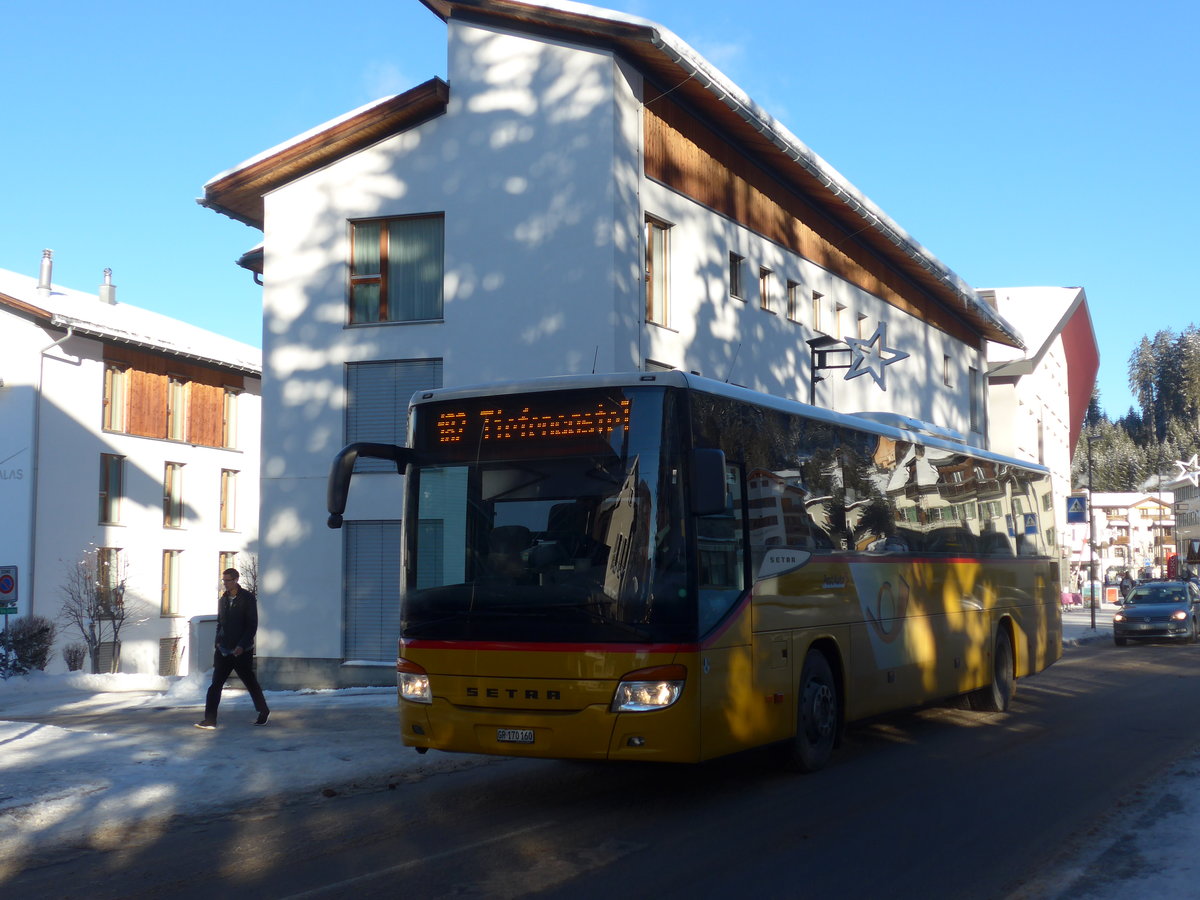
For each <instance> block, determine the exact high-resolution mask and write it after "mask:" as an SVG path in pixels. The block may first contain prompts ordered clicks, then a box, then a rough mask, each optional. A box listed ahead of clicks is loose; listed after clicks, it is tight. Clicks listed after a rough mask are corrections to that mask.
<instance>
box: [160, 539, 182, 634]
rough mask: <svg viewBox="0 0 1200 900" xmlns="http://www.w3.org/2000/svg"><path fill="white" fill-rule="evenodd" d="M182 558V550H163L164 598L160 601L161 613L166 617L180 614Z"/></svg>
mask: <svg viewBox="0 0 1200 900" xmlns="http://www.w3.org/2000/svg"><path fill="white" fill-rule="evenodd" d="M182 559H183V551H182V550H163V557H162V560H163V561H162V598H161V600H160V602H159V615H160V616H162V617H164V618H165V617H170V616H178V615H179V582H180V567H181V563H182Z"/></svg>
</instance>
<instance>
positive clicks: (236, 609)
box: [196, 569, 271, 728]
mask: <svg viewBox="0 0 1200 900" xmlns="http://www.w3.org/2000/svg"><path fill="white" fill-rule="evenodd" d="M221 581H222V583H224V585H225V593H223V594H221V599H220V600H218V601H217V649H216V652H215V653H214V654H213V679H212V684H211V685H209V688H208V696H207V698H206V699H205V703H204V718H203V719H202V720H201V721H199V722H197V723H196V727H197V728H216V727H217V706H218V705H220V703H221V689H222V688H224V687H225V681H226V679H227V678H229V673H230V672H237V675H238V678H240V679H242V684H244V685H245V686H246V690H247V691H249V692H250V699H251V700H253V701H254V708H255V710H257V711H258V718H257V719H255V721H254V724H255V725H266V724H267V717H268V716H269V715H271V710H270V709H268V708H267V698H266V697H264V696H263V691H262V687H261V686H260V685H259V683H258V678H256V677H255V675H254V634H255V632H257V631H258V598H256V597H255V596H254V592H253V591H248V590H246V589H245V588H243V587H241V586H240V585H239V584H238V571H237V569H226V570H225V571H224V572H223V573H222V575H221Z"/></svg>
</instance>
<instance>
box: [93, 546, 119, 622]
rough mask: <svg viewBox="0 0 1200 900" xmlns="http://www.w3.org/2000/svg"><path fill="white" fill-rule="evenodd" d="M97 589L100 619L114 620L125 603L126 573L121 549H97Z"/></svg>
mask: <svg viewBox="0 0 1200 900" xmlns="http://www.w3.org/2000/svg"><path fill="white" fill-rule="evenodd" d="M96 587H97V599H98V600H99V605H100V616H99V618H102V619H109V618H112V617H113V614H114V613H115V612H117V611H118V610H119V609H120V607H121V606H122V605H123V604H124V602H125V572H124V567H123V566H122V560H121V548H120V547H99V548H97V550H96Z"/></svg>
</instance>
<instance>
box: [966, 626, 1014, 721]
mask: <svg viewBox="0 0 1200 900" xmlns="http://www.w3.org/2000/svg"><path fill="white" fill-rule="evenodd" d="M1016 690H1017V679H1016V676H1015V675H1014V674H1013V646H1012V638H1011V637H1009V636H1008V629H1006V628H1004V627H1003V626H1001V627H1000V629H999V630H998V631H997V632H996V648H995V650H994V651H993V653H992V683H991V684H990V685H988V686H987V687H985V688H980V689H979V690H977V691H975V692H974V693H972V694H971V706H972V707H973V708H974V709H977V710H979V711H981V712H1007V711H1008V704H1009V703H1010V702H1011V701H1012V696H1013V694H1014V693H1016Z"/></svg>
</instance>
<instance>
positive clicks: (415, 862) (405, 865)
mask: <svg viewBox="0 0 1200 900" xmlns="http://www.w3.org/2000/svg"><path fill="white" fill-rule="evenodd" d="M553 824H554V823H553V822H542V823H540V824H538V825H529V826H527V827H525V828H518V829H517V830H516V831H509V832H507V833H506V834H499V835H496V837H493V838H488V839H487V840H485V841H476V842H475V843H473V844H463V845H462V846H461V847H454V848H453V849H451V850H443V851H442V852H441V853H435V854H433V855H432V856H422V857H421V858H420V859H410V860H408V861H407V862H402V863H400V864H398V865H395V866H389V867H388V868H386V869H379V870H378V871H376V872H369V873H367V874H366V875H357V876H355V877H354V878H347V879H346V880H345V881H338V882H335V883H333V884H327V885H324V886H322V887H319V888H313V889H312V890H311V891H304V892H303V893H300V894H289V895H288V896H287V897H284V898H282V900H305V898H307V897H320V896H321V895H322V894H326V893H328V892H330V891H337V890H341V889H342V888H347V887H350V886H352V885H355V884H362V883H363V882H365V881H373V880H374V879H376V878H383V877H385V876H387V875H395V874H397V873H399V872H403V871H405V870H406V869H411V868H413V867H415V866H420V865H424V864H425V863H431V862H436V861H437V860H439V859H445V858H447V857H449V856H454V855H456V854H458V853H466V852H468V851H470V850H478V849H479V848H480V847H486V846H487V845H488V844H496V843H499V842H500V841H507V840H508V839H509V838H514V837H518V836H519V835H522V834H526V833H528V832H530V831H537V830H538V829H540V828H549V827H550V826H551V825H553Z"/></svg>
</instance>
